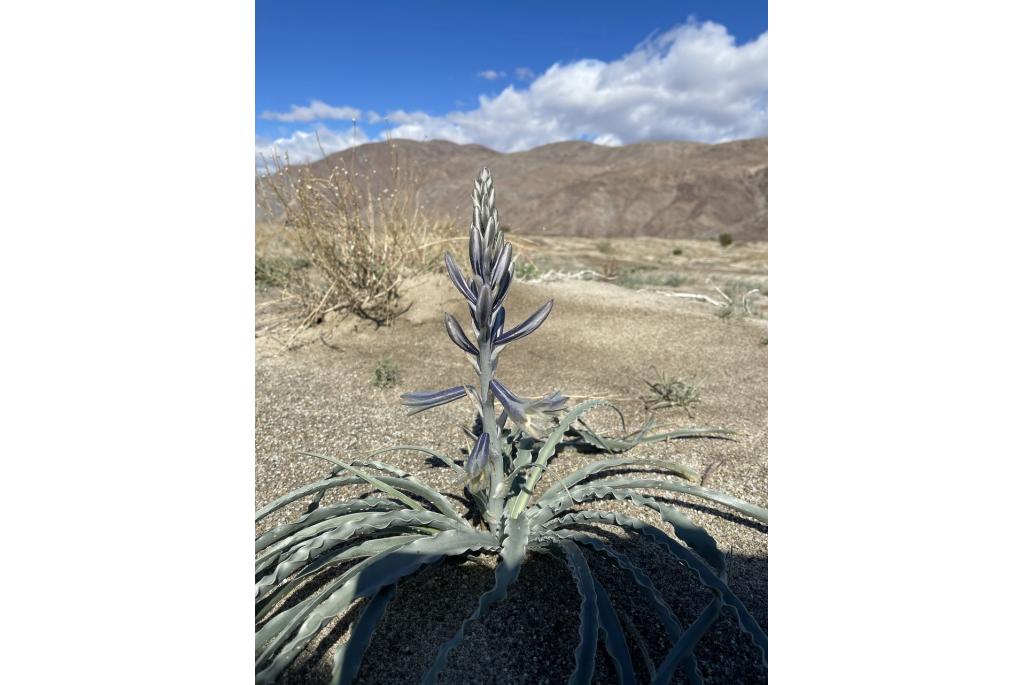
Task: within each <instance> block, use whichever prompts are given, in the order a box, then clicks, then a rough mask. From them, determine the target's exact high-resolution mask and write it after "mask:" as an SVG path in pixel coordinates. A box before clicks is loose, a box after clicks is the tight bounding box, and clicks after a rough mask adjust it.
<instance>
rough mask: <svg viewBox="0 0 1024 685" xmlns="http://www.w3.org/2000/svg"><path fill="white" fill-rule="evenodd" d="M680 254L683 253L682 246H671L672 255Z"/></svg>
mask: <svg viewBox="0 0 1024 685" xmlns="http://www.w3.org/2000/svg"><path fill="white" fill-rule="evenodd" d="M681 254H683V248H681V247H673V248H672V255H673V256H675V257H678V256H679V255H681Z"/></svg>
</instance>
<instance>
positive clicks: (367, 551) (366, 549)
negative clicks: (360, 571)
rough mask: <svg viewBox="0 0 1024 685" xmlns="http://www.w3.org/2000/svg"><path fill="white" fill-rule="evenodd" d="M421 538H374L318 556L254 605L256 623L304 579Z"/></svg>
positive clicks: (402, 536)
mask: <svg viewBox="0 0 1024 685" xmlns="http://www.w3.org/2000/svg"><path fill="white" fill-rule="evenodd" d="M421 537H423V535H392V536H390V537H386V538H374V539H371V540H366V541H364V542H361V543H359V544H356V545H352V546H351V547H348V548H347V549H343V550H339V551H337V552H329V553H327V554H322V555H320V556H319V557H318V558H317V560H316V562H314V563H312V564H309V565H308V566H306V568H304V569H302V571H301V572H299V573H297V574H295V576H293V577H292V578H290V579H289V580H288V581H287V582H285V583H282V584H281V585H280V586H278V587H277V589H275V590H274V591H273V592H272V593H271V594H269V595H268V596H267V597H266V598H265V599H264V600H262V601H261V602H258V603H257V604H256V622H257V623H258V622H260V621H262V620H263V619H264V618H266V617H267V616H269V615H270V614H271V613H272V610H273V608H274V607H275V606H277V604H278V603H279V602H280V601H281V600H282V599H284V598H285V597H287V596H288V595H289V594H291V592H293V591H294V590H295V589H296V588H298V587H299V586H300V585H301V584H302V583H303V581H304V580H305V579H306V578H308V577H309V576H311V575H313V574H315V573H317V572H319V571H321V570H323V569H324V568H327V567H328V566H336V565H337V564H343V563H345V562H346V561H351V560H353V559H362V558H364V557H372V556H374V555H375V554H380V553H381V552H386V551H388V550H389V549H394V548H395V547H399V546H401V545H405V544H407V543H410V542H412V541H413V540H418V539H420V538H421ZM286 611H287V610H286ZM275 618H276V616H275ZM257 646H258V644H257Z"/></svg>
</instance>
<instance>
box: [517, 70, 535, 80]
mask: <svg viewBox="0 0 1024 685" xmlns="http://www.w3.org/2000/svg"><path fill="white" fill-rule="evenodd" d="M536 75H537V74H535V73H533V69H531V68H530V67H516V78H517V79H519V80H520V81H529V80H530V79H532V78H533V77H534V76H536Z"/></svg>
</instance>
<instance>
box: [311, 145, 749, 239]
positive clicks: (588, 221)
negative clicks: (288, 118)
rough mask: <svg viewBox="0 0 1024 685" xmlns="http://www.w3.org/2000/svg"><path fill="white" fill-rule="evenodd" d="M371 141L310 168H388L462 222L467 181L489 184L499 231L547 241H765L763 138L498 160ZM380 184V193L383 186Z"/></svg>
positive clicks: (547, 151) (489, 153) (438, 212)
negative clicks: (483, 170) (485, 178)
mask: <svg viewBox="0 0 1024 685" xmlns="http://www.w3.org/2000/svg"><path fill="white" fill-rule="evenodd" d="M392 145H393V146H394V147H393V148H389V147H388V144H387V143H369V144H366V145H361V146H359V147H356V148H351V149H348V150H344V151H342V152H338V153H335V154H333V155H330V156H329V157H327V158H326V160H321V161H319V162H316V163H314V164H313V170H314V172H315V173H323V172H324V171H325V170H326V169H327V168H328V167H334V166H336V165H340V166H343V167H345V168H347V169H349V170H354V171H355V173H358V174H361V175H366V176H368V177H371V178H374V179H375V180H378V179H379V182H378V183H375V184H374V185H376V186H377V188H376V191H379V190H380V189H382V188H383V187H384V186H386V184H387V181H388V180H390V176H389V174H388V170H389V169H390V167H391V164H392V163H393V160H398V162H397V163H398V165H399V167H401V169H402V170H403V172H405V173H408V174H410V175H411V176H412V177H413V179H414V180H413V183H414V186H415V187H416V188H417V190H418V193H419V202H420V204H421V206H422V208H423V211H424V212H425V213H426V214H427V215H429V216H432V217H437V218H441V217H445V216H447V217H451V218H454V219H455V220H456V221H457V222H459V223H461V222H467V223H468V222H469V220H470V216H471V211H472V203H471V202H470V193H471V190H472V185H471V183H472V180H473V178H475V176H476V173H477V170H478V169H479V168H480V167H481V166H487V167H489V168H490V170H491V174H492V175H493V176H494V180H495V186H496V189H497V193H498V208H499V211H500V212H501V218H502V223H503V224H507V225H508V226H510V227H511V230H513V231H515V232H521V233H526V234H547V235H580V236H595V237H605V236H608V237H611V236H634V235H637V236H658V237H665V238H715V237H717V236H718V234H719V233H723V232H728V233H731V234H732V235H733V237H734V239H736V240H767V239H768V139H767V138H755V139H751V140H739V141H734V142H729V143H719V144H714V145H709V144H705V143H692V142H682V141H661V142H645V143H635V144H633V145H623V146H621V147H604V146H600V145H594V144H593V143H587V142H582V141H569V142H563V143H553V144H551V145H543V146H541V147H538V148H534V149H532V150H528V151H526V152H514V153H501V152H496V151H494V150H490V149H488V148H485V147H483V146H480V145H457V144H455V143H450V142H447V141H442V140H435V141H429V142H416V141H410V140H396V141H393V143H392ZM382 184H383V185H382Z"/></svg>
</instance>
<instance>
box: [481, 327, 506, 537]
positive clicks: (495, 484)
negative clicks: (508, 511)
mask: <svg viewBox="0 0 1024 685" xmlns="http://www.w3.org/2000/svg"><path fill="white" fill-rule="evenodd" d="M481 337H482V336H481ZM477 343H478V349H479V350H480V353H479V355H478V357H477V363H478V364H479V365H480V420H481V423H482V424H483V429H484V430H485V431H486V432H487V434H488V436H489V437H490V452H491V453H490V455H489V463H490V488H489V489H488V495H487V511H485V512H483V513H484V520H485V521H486V522H487V527H488V528H490V530H491V532H492V533H494V534H495V535H497V534H498V529H499V526H500V525H501V512H502V509H503V508H504V497H505V492H504V491H505V479H504V475H505V474H504V465H503V464H502V457H501V446H500V443H499V442H498V439H499V437H500V436H499V434H498V424H497V422H496V421H495V419H494V393H492V392H491V378H493V376H494V368H493V366H492V365H491V343H490V341H483V340H480V339H479V338H478V339H477Z"/></svg>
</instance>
